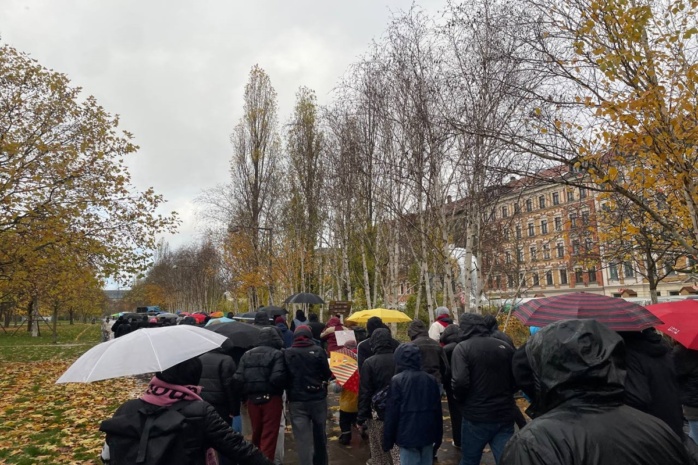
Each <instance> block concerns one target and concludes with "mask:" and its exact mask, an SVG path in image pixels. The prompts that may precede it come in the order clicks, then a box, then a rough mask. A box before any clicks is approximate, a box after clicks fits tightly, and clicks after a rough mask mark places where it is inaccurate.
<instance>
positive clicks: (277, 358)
mask: <svg viewBox="0 0 698 465" xmlns="http://www.w3.org/2000/svg"><path fill="white" fill-rule="evenodd" d="M283 346H284V343H283V341H282V340H281V336H279V331H278V330H277V329H276V328H274V327H271V326H270V327H267V328H262V330H261V331H260V332H259V339H258V342H257V347H255V348H253V349H250V350H248V351H247V352H245V355H243V356H242V359H240V366H239V367H238V369H237V371H236V372H235V376H234V379H235V385H236V387H237V388H238V389H239V391H240V392H241V393H242V395H244V396H246V397H249V396H250V395H255V394H271V395H278V396H280V395H281V394H282V393H283V390H284V388H285V387H286V381H287V372H286V365H284V354H283V352H281V348H282V347H283Z"/></svg>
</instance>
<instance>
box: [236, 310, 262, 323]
mask: <svg viewBox="0 0 698 465" xmlns="http://www.w3.org/2000/svg"><path fill="white" fill-rule="evenodd" d="M255 315H257V312H247V313H241V314H240V315H233V320H242V321H254V317H255Z"/></svg>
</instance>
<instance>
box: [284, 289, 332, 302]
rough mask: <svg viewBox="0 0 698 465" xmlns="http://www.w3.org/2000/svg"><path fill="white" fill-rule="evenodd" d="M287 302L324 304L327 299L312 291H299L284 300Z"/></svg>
mask: <svg viewBox="0 0 698 465" xmlns="http://www.w3.org/2000/svg"><path fill="white" fill-rule="evenodd" d="M284 303H285V304H310V305H314V304H324V303H325V301H324V300H322V298H321V297H320V296H319V295H315V294H311V293H310V292H299V293H298V294H293V295H292V296H291V297H289V298H288V299H286V300H284Z"/></svg>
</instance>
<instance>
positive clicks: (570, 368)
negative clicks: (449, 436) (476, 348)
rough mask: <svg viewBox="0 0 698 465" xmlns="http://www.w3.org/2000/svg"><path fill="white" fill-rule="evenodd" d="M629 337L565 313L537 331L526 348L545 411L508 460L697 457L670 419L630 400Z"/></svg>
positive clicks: (609, 463) (640, 461)
mask: <svg viewBox="0 0 698 465" xmlns="http://www.w3.org/2000/svg"><path fill="white" fill-rule="evenodd" d="M623 345H624V344H623V340H622V339H621V337H620V336H619V335H618V334H617V333H615V332H614V331H611V330H610V329H608V328H607V327H606V326H604V325H603V324H601V323H599V322H598V321H595V320H564V321H558V322H555V323H553V324H551V325H548V326H546V327H544V328H542V329H541V330H540V331H539V332H538V333H536V334H535V335H534V336H533V337H532V338H531V339H530V340H529V341H528V342H527V343H526V346H525V347H526V349H525V350H526V352H527V355H528V359H529V361H530V365H531V369H532V370H533V373H534V376H535V378H536V385H535V393H534V399H535V400H534V403H535V404H536V405H535V410H536V412H538V413H539V414H540V415H539V416H537V417H536V418H534V419H533V421H532V422H530V423H529V424H528V426H526V427H525V428H523V429H522V430H520V431H518V432H517V433H516V434H515V435H514V436H513V437H512V438H511V440H510V441H509V442H508V443H507V445H506V448H505V449H504V454H503V456H502V459H501V463H502V465H549V464H570V465H617V464H633V465H657V464H662V465H688V464H690V463H693V462H692V461H691V459H690V457H689V454H688V452H687V450H686V448H685V447H684V445H683V444H682V442H681V440H680V439H679V437H677V436H676V434H674V432H673V431H672V430H671V428H670V427H669V426H668V425H667V424H666V423H665V422H663V421H662V420H660V419H658V418H656V417H654V416H652V415H649V414H647V413H644V412H641V411H639V410H637V409H635V408H632V407H629V406H627V405H623V398H624V392H623V391H624V387H623V385H624V379H625V370H624V366H625V361H624V355H623V353H624V347H623ZM464 446H465V444H464Z"/></svg>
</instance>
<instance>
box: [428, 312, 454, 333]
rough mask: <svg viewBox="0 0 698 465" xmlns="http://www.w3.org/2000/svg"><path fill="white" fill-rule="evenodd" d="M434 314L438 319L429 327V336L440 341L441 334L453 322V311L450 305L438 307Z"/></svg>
mask: <svg viewBox="0 0 698 465" xmlns="http://www.w3.org/2000/svg"><path fill="white" fill-rule="evenodd" d="M434 315H435V317H436V319H435V321H434V322H433V323H432V324H431V326H430V327H429V337H430V338H432V339H433V340H434V341H436V342H439V341H441V334H442V333H443V332H444V330H445V329H446V327H447V326H449V325H452V324H453V320H452V319H451V311H450V310H449V309H448V307H436V310H434Z"/></svg>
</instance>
